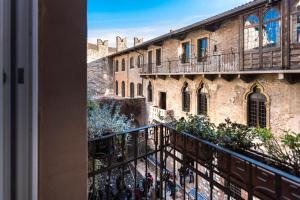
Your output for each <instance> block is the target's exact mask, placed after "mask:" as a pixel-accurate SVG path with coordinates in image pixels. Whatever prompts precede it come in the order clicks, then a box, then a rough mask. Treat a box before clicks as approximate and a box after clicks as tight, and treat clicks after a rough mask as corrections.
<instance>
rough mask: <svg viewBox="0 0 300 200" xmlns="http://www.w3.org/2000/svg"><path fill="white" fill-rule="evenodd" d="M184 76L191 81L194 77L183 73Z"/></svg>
mask: <svg viewBox="0 0 300 200" xmlns="http://www.w3.org/2000/svg"><path fill="white" fill-rule="evenodd" d="M184 77H185V78H187V79H189V80H191V81H193V80H194V79H195V76H194V75H184Z"/></svg>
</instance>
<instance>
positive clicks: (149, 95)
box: [147, 82, 153, 102]
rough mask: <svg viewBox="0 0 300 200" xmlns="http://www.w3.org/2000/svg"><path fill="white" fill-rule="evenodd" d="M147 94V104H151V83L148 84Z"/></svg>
mask: <svg viewBox="0 0 300 200" xmlns="http://www.w3.org/2000/svg"><path fill="white" fill-rule="evenodd" d="M147 92H148V102H152V101H153V88H152V84H151V82H149V85H148V88H147Z"/></svg>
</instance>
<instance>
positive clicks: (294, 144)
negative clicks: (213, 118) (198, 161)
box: [173, 115, 300, 176]
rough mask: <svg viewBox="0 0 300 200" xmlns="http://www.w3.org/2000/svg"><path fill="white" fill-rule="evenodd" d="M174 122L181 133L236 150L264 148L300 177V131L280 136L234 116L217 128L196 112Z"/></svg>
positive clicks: (278, 162)
mask: <svg viewBox="0 0 300 200" xmlns="http://www.w3.org/2000/svg"><path fill="white" fill-rule="evenodd" d="M173 125H174V126H175V127H176V130H177V132H182V131H184V132H187V133H190V134H192V135H195V136H198V137H199V138H201V139H205V140H208V141H210V142H213V143H215V144H218V145H220V146H223V147H225V148H229V149H232V150H235V151H239V150H241V151H245V150H250V149H257V150H260V151H261V152H263V153H264V154H267V155H269V156H270V157H271V158H273V161H272V162H275V164H276V165H279V166H280V165H282V166H289V167H290V168H291V169H292V172H293V173H294V174H295V175H297V176H300V133H294V132H291V131H284V134H282V135H283V137H282V138H277V137H275V136H274V135H273V133H272V132H271V131H270V130H269V129H267V128H249V127H248V126H246V125H243V124H238V123H235V122H232V121H231V120H230V119H226V120H225V123H221V124H219V125H218V126H217V127H216V126H215V125H214V124H213V123H211V122H209V119H208V118H206V117H201V116H192V115H188V116H187V118H181V119H179V120H178V121H175V122H174V124H173ZM266 159H267V160H268V158H266Z"/></svg>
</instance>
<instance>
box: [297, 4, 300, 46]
mask: <svg viewBox="0 0 300 200" xmlns="http://www.w3.org/2000/svg"><path fill="white" fill-rule="evenodd" d="M298 9H299V10H300V6H299V7H298ZM297 42H300V14H298V15H297Z"/></svg>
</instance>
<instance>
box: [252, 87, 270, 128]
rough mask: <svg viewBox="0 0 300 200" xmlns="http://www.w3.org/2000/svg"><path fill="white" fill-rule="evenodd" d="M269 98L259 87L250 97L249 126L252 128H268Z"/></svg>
mask: <svg viewBox="0 0 300 200" xmlns="http://www.w3.org/2000/svg"><path fill="white" fill-rule="evenodd" d="M266 102H267V98H266V97H265V96H264V95H263V94H262V93H261V91H260V89H259V88H258V87H255V88H254V89H253V92H252V93H251V94H250V95H249V96H248V125H249V126H250V127H257V128H265V127H266V126H267V109H266Z"/></svg>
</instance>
